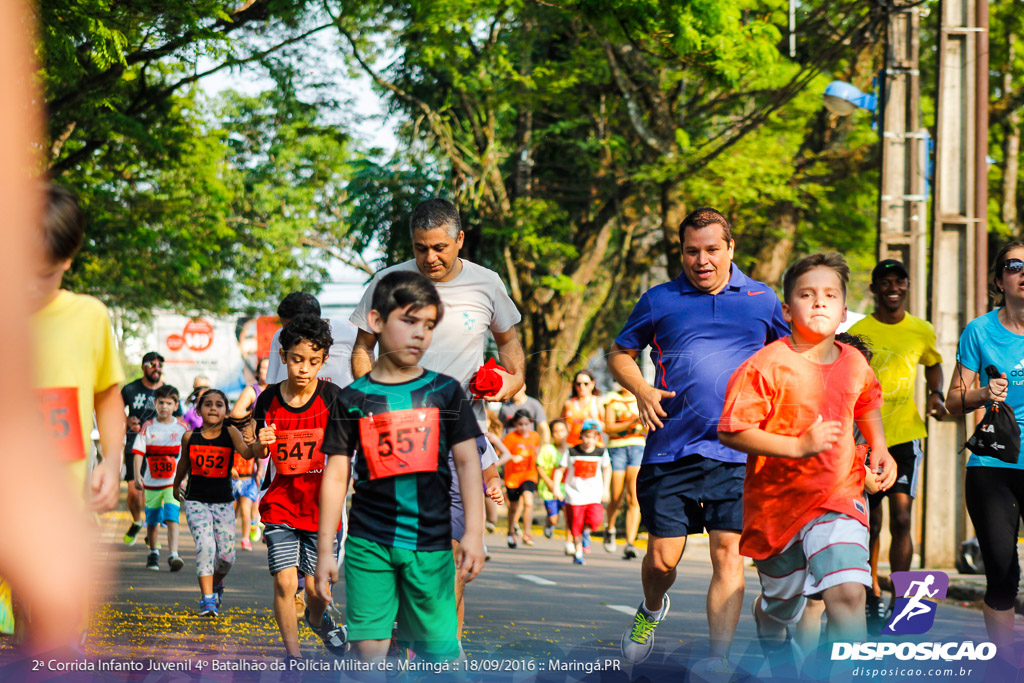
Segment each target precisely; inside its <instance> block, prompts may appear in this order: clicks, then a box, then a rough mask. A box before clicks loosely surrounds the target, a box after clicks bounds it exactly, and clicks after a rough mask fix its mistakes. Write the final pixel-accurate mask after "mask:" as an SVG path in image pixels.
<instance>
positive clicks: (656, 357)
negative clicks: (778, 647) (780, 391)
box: [608, 207, 789, 673]
mask: <svg viewBox="0 0 1024 683" xmlns="http://www.w3.org/2000/svg"><path fill="white" fill-rule="evenodd" d="M679 239H680V242H681V243H682V245H683V274H682V275H681V276H679V277H678V278H676V279H675V280H672V281H671V282H666V283H664V284H661V285H658V286H657V287H654V288H652V289H650V290H648V291H647V292H646V293H645V294H644V295H643V296H641V297H640V301H639V302H638V303H637V305H636V307H635V308H634V309H633V312H632V314H630V316H629V320H628V321H627V322H626V325H625V327H624V328H623V329H622V332H621V333H619V336H618V338H617V339H616V340H615V344H614V346H613V347H612V351H611V353H610V354H609V356H608V368H609V369H610V370H611V373H612V375H613V376H614V377H615V379H616V380H618V381H619V383H620V384H622V386H624V387H626V388H627V389H629V390H630V391H631V392H633V394H635V395H636V397H637V403H638V407H639V409H640V416H641V419H642V420H643V421H644V424H645V425H646V426H647V427H648V429H649V430H650V432H649V434H648V436H647V445H646V447H645V448H644V459H643V464H642V465H641V467H640V473H639V475H638V477H637V482H636V488H637V498H638V499H639V502H640V510H641V515H642V517H643V522H644V525H645V526H646V527H647V531H648V532H649V535H650V537H649V542H648V547H647V555H646V556H645V557H644V560H643V565H642V568H641V578H642V581H643V588H644V600H643V602H641V603H640V607H639V609H637V612H636V616H635V617H634V620H633V625H632V626H630V628H628V629H627V630H626V632H625V634H624V635H623V636H622V654H623V657H625V658H626V659H627V660H629V661H631V662H641V661H643V660H644V659H646V658H647V656H648V655H649V654H650V653H651V649H652V648H653V646H654V629H655V628H656V627H657V625H658V624H659V623H660V622H661V620H662V619H664V617H665V615H666V614H667V613H668V608H669V598H668V590H669V588H670V587H671V586H672V583H673V582H674V581H675V578H676V565H677V564H678V563H679V560H680V558H681V557H682V556H683V549H684V548H685V547H686V536H687V535H688V534H699V533H702V532H703V531H704V530H705V529H707V531H708V535H709V537H710V550H711V563H712V568H713V573H712V577H711V586H710V587H709V588H708V600H707V611H708V627H709V631H710V640H711V643H710V645H711V660H709V661H708V662H707V663H706V666H708V667H709V668H710V669H711V670H712V671H716V672H723V673H724V672H726V671H729V670H731V668H730V666H729V664H728V661H727V660H726V657H727V656H728V653H729V646H730V645H731V644H732V639H733V635H734V634H735V631H736V623H737V622H738V621H739V617H740V611H741V609H742V606H743V561H742V558H741V557H740V554H739V539H740V531H741V529H742V528H743V502H742V495H743V474H744V470H745V467H746V455H744V454H742V453H740V452H738V451H734V450H732V449H730V448H726V447H725V446H723V445H722V444H721V443H719V441H718V421H719V418H720V417H721V414H722V405H723V403H724V400H725V388H726V385H727V384H728V383H729V378H730V377H731V376H732V373H733V371H734V370H736V368H737V367H739V365H740V364H741V363H742V362H743V361H745V360H746V359H747V358H748V357H750V356H751V355H753V354H754V352H755V351H757V350H758V349H760V348H761V347H763V346H764V345H765V344H766V343H768V342H772V341H774V340H776V339H778V338H779V337H781V336H784V335H786V334H789V328H788V326H787V325H786V323H785V321H784V320H783V318H782V306H781V305H780V303H779V299H778V297H777V296H776V295H775V292H773V291H772V289H771V288H770V287H768V286H767V285H765V284H764V283H761V282H757V281H756V280H752V279H750V278H749V277H747V276H746V275H744V274H743V273H741V272H740V270H739V268H737V267H736V266H735V265H733V263H732V256H733V248H734V246H735V242H734V241H733V239H732V228H731V227H730V225H729V222H728V221H727V220H726V218H725V216H723V215H722V214H721V213H720V212H718V211H716V210H715V209H711V208H706V207H704V208H699V209H696V210H695V211H693V212H692V213H690V215H688V216H687V217H686V218H684V219H683V222H682V224H681V225H680V226H679ZM647 346H650V347H651V360H652V361H654V367H655V378H654V386H651V385H650V384H648V383H647V382H646V381H645V380H644V378H643V375H642V374H641V372H640V368H639V367H638V366H637V363H636V359H637V357H638V356H639V355H640V352H641V351H642V350H643V349H644V348H645V347H647Z"/></svg>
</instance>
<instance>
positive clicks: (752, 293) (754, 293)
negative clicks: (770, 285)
mask: <svg viewBox="0 0 1024 683" xmlns="http://www.w3.org/2000/svg"><path fill="white" fill-rule="evenodd" d="M764 293H765V290H763V289H762V290H761V291H760V292H747V296H757V295H758V294H764Z"/></svg>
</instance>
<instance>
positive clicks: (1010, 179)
mask: <svg viewBox="0 0 1024 683" xmlns="http://www.w3.org/2000/svg"><path fill="white" fill-rule="evenodd" d="M1006 39H1007V44H1008V57H1007V60H1006V62H1007V64H1008V65H1012V64H1013V58H1014V49H1013V44H1014V42H1015V41H1016V40H1017V36H1016V35H1014V34H1013V33H1010V34H1008V35H1007V36H1006ZM1012 86H1013V78H1012V76H1011V71H1010V68H1009V67H1008V68H1007V69H1006V71H1005V72H1004V73H1003V94H1004V95H1005V94H1006V93H1009V92H1011V88H1012ZM1004 130H1005V131H1006V139H1005V141H1004V142H1003V205H1002V207H1001V208H1002V210H1001V214H1002V219H1003V222H1004V223H1006V225H1007V227H1009V228H1010V230H1011V232H1012V233H1013V234H1014V235H1016V234H1018V232H1019V231H1020V221H1019V220H1018V218H1017V179H1018V178H1019V176H1020V110H1019V109H1013V110H1011V111H1010V112H1008V113H1007V115H1006V121H1005V123H1004Z"/></svg>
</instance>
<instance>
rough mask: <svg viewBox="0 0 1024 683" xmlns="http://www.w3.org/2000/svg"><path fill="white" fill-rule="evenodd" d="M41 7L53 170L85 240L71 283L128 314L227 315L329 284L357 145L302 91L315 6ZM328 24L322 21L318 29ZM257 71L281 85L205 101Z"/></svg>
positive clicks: (279, 1)
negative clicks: (72, 196)
mask: <svg viewBox="0 0 1024 683" xmlns="http://www.w3.org/2000/svg"><path fill="white" fill-rule="evenodd" d="M238 5H239V3H237V2H233V1H229V0H189V1H188V2H184V1H180V0H179V1H173V0H172V1H170V2H161V3H154V2H151V1H150V0H124V1H119V2H112V1H111V0H43V2H41V4H40V6H39V25H40V33H41V41H40V45H39V54H40V61H41V63H42V65H43V68H42V70H41V72H40V83H41V84H42V89H43V93H44V95H45V98H46V103H47V110H48V114H49V118H48V123H49V133H50V135H49V138H50V139H49V142H50V152H51V154H50V159H49V168H48V172H49V174H50V176H51V177H52V178H54V180H55V181H56V182H58V183H60V184H62V185H65V186H67V187H68V188H69V189H71V190H72V191H74V192H75V193H76V194H77V195H78V196H79V198H80V200H81V202H82V204H83V207H84V209H85V212H86V215H87V219H88V221H89V230H88V239H87V243H86V245H85V248H84V249H83V251H82V252H81V255H80V256H79V257H78V258H77V259H76V261H75V264H74V266H73V268H72V270H71V271H70V273H69V275H68V279H67V284H68V286H71V287H73V288H75V289H78V290H80V291H86V292H90V293H93V294H96V295H97V296H100V297H101V298H103V299H104V300H105V301H107V303H109V304H111V305H114V306H117V307H119V308H121V309H123V310H125V311H127V312H129V313H131V314H134V315H142V316H145V315H147V314H149V313H150V312H151V311H152V310H153V309H154V308H171V309H175V310H179V311H182V312H200V311H212V312H225V311H227V310H228V309H230V308H232V307H237V306H239V305H245V302H249V303H251V304H262V303H264V302H268V301H272V300H274V299H276V298H277V297H278V296H279V294H280V293H281V292H282V291H288V290H290V289H295V288H299V287H309V286H314V287H315V285H316V283H318V282H320V281H322V280H323V279H324V277H325V272H324V268H323V266H322V265H321V264H322V263H323V260H322V259H315V258H314V257H315V256H319V255H320V254H322V253H323V250H324V249H333V248H339V246H340V245H341V244H342V243H343V241H344V237H343V235H344V232H345V231H344V228H343V223H342V221H341V219H340V209H339V207H340V204H341V201H342V195H343V182H342V179H343V177H344V176H345V175H346V174H347V171H348V168H347V163H348V161H349V158H350V152H349V150H348V144H347V140H346V138H345V136H344V134H342V133H339V132H338V130H337V127H336V126H330V125H325V124H324V123H323V120H322V119H323V117H322V116H321V114H320V110H321V106H320V105H322V104H324V103H323V102H315V103H313V104H309V103H304V102H303V101H302V99H301V98H300V97H299V95H298V94H297V92H298V90H299V88H300V87H301V85H302V84H301V79H300V78H299V77H298V73H299V72H300V71H302V70H303V69H304V68H306V67H305V65H304V64H303V62H302V60H301V59H300V56H298V55H296V53H294V52H293V51H292V50H293V47H292V46H293V44H295V43H296V42H298V41H300V40H302V39H304V38H306V37H308V36H310V35H312V34H314V33H316V32H317V31H318V30H323V29H324V28H326V27H327V26H328V25H329V23H323V22H324V17H323V16H322V14H321V12H320V10H319V7H320V5H319V3H313V2H301V1H292V0H288V1H285V0H266V1H261V2H256V3H248V4H246V5H244V6H243V8H242V9H239V10H236V9H235V8H236V7H237V6H238ZM318 22H319V23H318ZM247 63H259V64H261V65H262V66H263V67H264V68H265V69H266V70H267V72H269V73H270V74H271V76H272V77H274V78H275V79H276V82H277V88H276V89H275V90H273V91H271V92H268V93H264V94H262V95H260V96H258V97H242V96H239V95H235V94H228V95H227V96H225V99H224V101H223V102H216V103H210V102H207V101H206V100H204V99H203V98H201V97H200V96H198V95H197V94H196V92H195V91H194V90H193V88H194V87H195V84H196V83H197V82H198V81H199V80H200V79H201V78H202V77H203V76H204V75H207V74H210V73H215V72H217V71H220V70H224V69H227V68H234V67H238V66H239V65H243V64H247Z"/></svg>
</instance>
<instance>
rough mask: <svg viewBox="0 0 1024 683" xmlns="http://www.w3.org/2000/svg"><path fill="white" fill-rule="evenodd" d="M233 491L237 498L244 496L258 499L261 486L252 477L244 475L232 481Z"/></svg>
mask: <svg viewBox="0 0 1024 683" xmlns="http://www.w3.org/2000/svg"><path fill="white" fill-rule="evenodd" d="M231 493H233V494H234V496H235V500H238V499H239V498H241V497H242V496H245V497H246V498H248V499H249V500H256V499H257V498H258V497H259V495H260V487H259V486H258V485H257V484H256V480H255V479H253V478H252V477H242V478H241V479H235V480H233V481H232V482H231Z"/></svg>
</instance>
